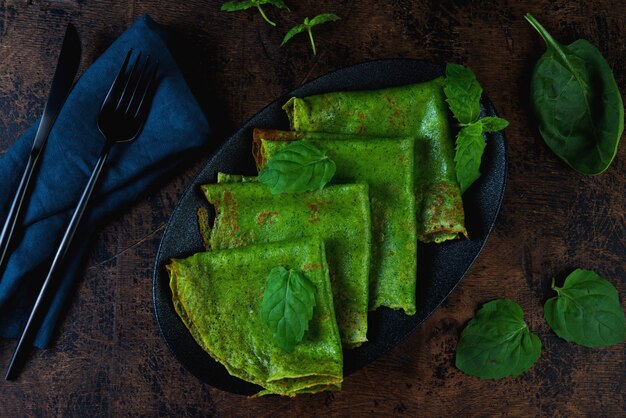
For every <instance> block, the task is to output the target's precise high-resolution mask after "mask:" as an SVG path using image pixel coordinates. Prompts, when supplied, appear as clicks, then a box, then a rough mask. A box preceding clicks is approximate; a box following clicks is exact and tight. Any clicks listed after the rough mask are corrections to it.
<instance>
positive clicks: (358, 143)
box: [253, 129, 417, 315]
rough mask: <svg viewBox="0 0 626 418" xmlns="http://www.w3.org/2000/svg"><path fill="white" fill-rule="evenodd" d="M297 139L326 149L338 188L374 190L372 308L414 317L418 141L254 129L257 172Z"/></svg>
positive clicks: (371, 274)
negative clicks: (355, 186)
mask: <svg viewBox="0 0 626 418" xmlns="http://www.w3.org/2000/svg"><path fill="white" fill-rule="evenodd" d="M294 140H306V141H309V142H313V143H315V144H318V145H320V146H321V147H323V148H324V150H325V151H326V154H327V155H328V156H329V157H330V158H331V159H332V160H333V161H334V162H335V164H336V165H337V171H336V173H335V176H334V177H333V183H354V182H366V183H367V184H368V185H369V195H370V202H371V211H372V213H371V218H372V266H371V270H370V286H369V292H370V296H369V309H370V310H375V309H376V308H378V307H379V306H387V307H389V308H392V309H403V310H404V312H405V313H407V314H408V315H413V314H415V310H416V306H415V304H416V301H415V292H416V289H415V287H416V275H417V238H416V231H415V197H414V193H413V143H414V140H413V139H412V138H405V139H389V138H387V139H375V138H367V139H364V138H361V137H358V136H353V135H347V136H346V135H341V134H325V133H315V132H310V133H305V132H288V131H277V130H265V129H255V130H254V142H253V153H254V156H255V160H256V163H257V168H258V169H259V170H261V169H262V168H263V167H264V166H265V163H266V162H267V161H268V160H269V159H270V158H272V157H273V156H274V155H275V154H276V153H277V152H279V151H280V150H282V149H284V148H285V147H286V146H287V145H288V144H289V142H288V141H294Z"/></svg>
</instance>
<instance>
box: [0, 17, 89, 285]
mask: <svg viewBox="0 0 626 418" xmlns="http://www.w3.org/2000/svg"><path fill="white" fill-rule="evenodd" d="M80 55H81V48H80V39H79V37H78V32H76V28H75V27H74V25H72V24H71V23H70V24H68V25H67V29H66V31H65V38H64V39H63V46H62V47H61V53H60V54H59V60H58V63H57V68H56V71H55V72H54V77H53V79H52V86H51V87H50V94H49V95H48V101H47V102H46V106H45V107H44V110H43V116H42V117H41V121H40V122H39V128H38V129H37V134H36V135H35V141H34V142H33V148H32V149H31V151H30V155H29V157H28V162H27V163H26V168H25V169H24V174H22V180H21V181H20V184H19V187H18V188H17V191H16V192H15V197H14V198H13V202H12V203H11V206H10V209H9V214H8V216H7V219H6V221H5V223H4V226H3V227H2V232H1V233H0V277H2V273H3V271H4V268H5V265H6V262H7V259H8V258H9V257H8V256H9V249H10V248H11V238H12V237H13V233H14V232H15V226H16V225H17V224H18V222H19V220H20V219H21V217H22V214H23V207H24V206H25V205H23V203H24V199H25V198H26V196H27V195H28V193H29V190H30V186H31V180H32V177H33V173H34V172H36V170H37V166H38V164H39V161H40V158H39V157H40V156H41V154H42V151H43V150H44V148H45V146H46V142H47V141H48V135H49V134H50V130H51V129H52V126H53V125H54V121H55V120H56V118H57V116H58V114H59V112H60V111H61V108H62V107H63V104H64V103H65V99H66V98H67V95H68V94H69V92H70V90H71V88H72V84H73V83H74V78H75V77H76V72H77V71H78V65H79V64H80Z"/></svg>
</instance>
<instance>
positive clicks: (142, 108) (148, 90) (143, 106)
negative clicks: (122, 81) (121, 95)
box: [133, 60, 159, 120]
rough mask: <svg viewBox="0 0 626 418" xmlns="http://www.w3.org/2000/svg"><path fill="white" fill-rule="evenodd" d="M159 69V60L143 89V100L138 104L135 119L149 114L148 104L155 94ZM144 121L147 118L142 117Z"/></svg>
mask: <svg viewBox="0 0 626 418" xmlns="http://www.w3.org/2000/svg"><path fill="white" fill-rule="evenodd" d="M158 69H159V61H158V60H157V62H156V63H155V64H154V67H153V68H152V72H151V73H150V75H149V76H148V79H147V80H148V81H147V82H146V85H145V87H144V89H143V94H142V95H141V100H140V101H139V103H138V104H137V110H136V111H135V113H134V115H133V118H134V119H137V118H139V117H140V116H144V114H145V113H146V112H147V109H148V107H149V106H148V103H149V101H150V100H149V99H150V98H149V96H151V95H152V94H153V93H154V91H153V88H152V86H153V85H154V81H155V80H156V74H157V70H158ZM142 119H144V120H145V117H142Z"/></svg>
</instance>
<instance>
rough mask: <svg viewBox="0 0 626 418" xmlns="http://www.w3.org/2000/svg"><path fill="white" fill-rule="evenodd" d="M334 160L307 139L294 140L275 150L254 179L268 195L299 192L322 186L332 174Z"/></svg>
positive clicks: (317, 188) (334, 167) (333, 172)
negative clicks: (263, 185)
mask: <svg viewBox="0 0 626 418" xmlns="http://www.w3.org/2000/svg"><path fill="white" fill-rule="evenodd" d="M335 170H336V166H335V162H334V161H333V160H331V159H330V158H328V156H327V155H326V153H325V152H324V150H323V149H322V148H321V147H320V146H318V145H315V144H313V143H311V142H307V141H297V142H293V143H291V144H289V146H287V147H285V148H284V149H283V150H281V151H280V152H278V153H276V155H274V156H273V157H272V158H271V159H270V160H269V161H268V162H267V164H266V165H265V167H264V168H263V169H262V170H261V172H259V177H258V180H259V181H260V182H261V183H263V184H265V185H267V186H269V188H270V191H271V192H272V194H279V193H302V192H307V191H312V190H319V189H321V188H323V187H324V186H325V185H326V184H327V183H328V182H329V181H330V180H331V179H332V177H333V175H334V174H335Z"/></svg>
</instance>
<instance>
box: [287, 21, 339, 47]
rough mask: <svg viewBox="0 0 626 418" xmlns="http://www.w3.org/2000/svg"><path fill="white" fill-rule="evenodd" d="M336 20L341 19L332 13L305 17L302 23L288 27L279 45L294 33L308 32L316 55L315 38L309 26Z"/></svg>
mask: <svg viewBox="0 0 626 418" xmlns="http://www.w3.org/2000/svg"><path fill="white" fill-rule="evenodd" d="M337 20H341V18H340V17H339V16H337V15H336V14H333V13H322V14H320V15H317V16H315V17H314V18H313V19H311V20H309V18H308V17H305V18H304V22H303V23H301V24H299V25H296V26H294V27H293V28H291V29H289V31H288V32H287V33H286V34H285V37H284V38H283V42H282V43H281V44H280V46H283V45H285V44H286V43H287V42H288V41H289V40H290V39H291V38H293V37H294V36H295V35H297V34H299V33H302V32H307V33H308V34H309V40H310V42H311V48H312V49H313V55H316V54H317V50H316V48H315V40H314V39H313V31H312V30H311V28H313V26H317V25H321V24H323V23H326V22H335V21H337Z"/></svg>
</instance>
